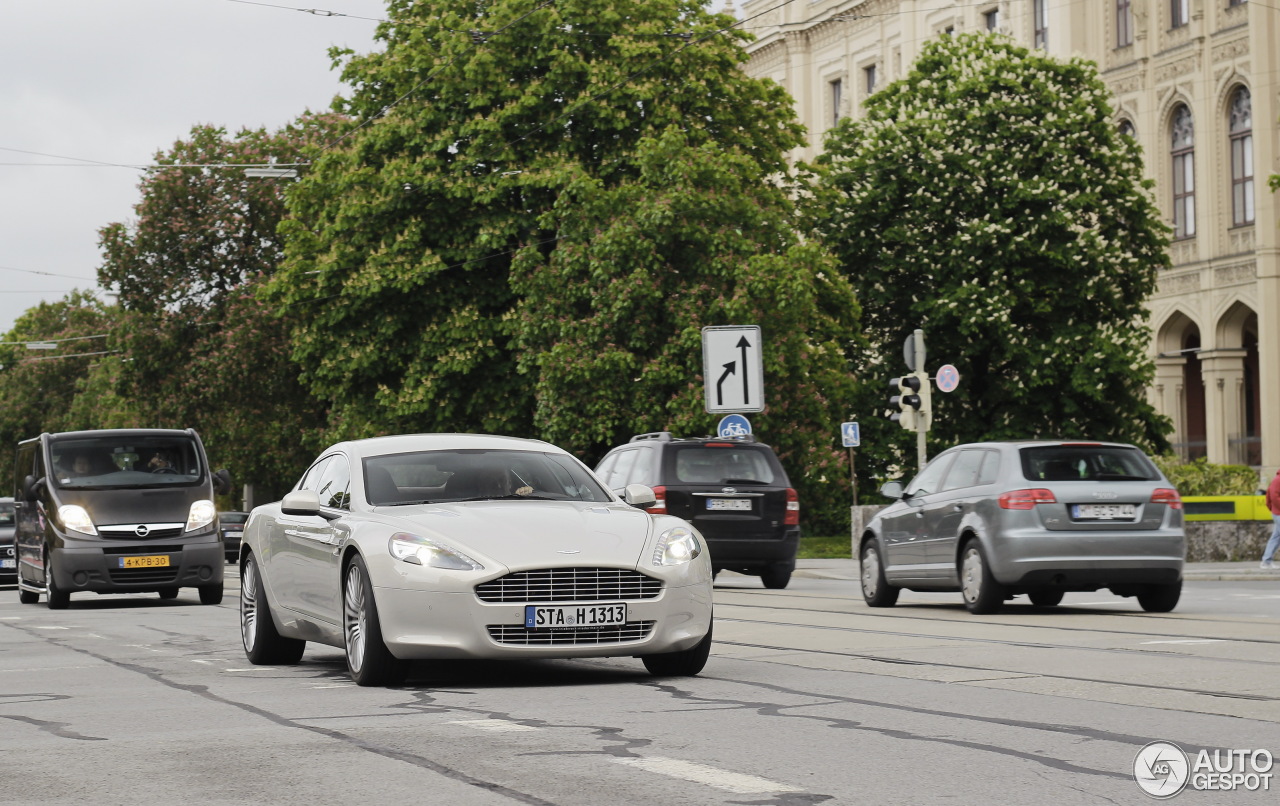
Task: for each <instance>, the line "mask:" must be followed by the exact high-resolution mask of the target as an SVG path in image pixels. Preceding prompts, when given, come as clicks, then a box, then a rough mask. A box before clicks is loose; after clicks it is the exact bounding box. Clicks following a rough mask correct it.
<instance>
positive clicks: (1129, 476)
mask: <svg viewBox="0 0 1280 806" xmlns="http://www.w3.org/2000/svg"><path fill="white" fill-rule="evenodd" d="M1021 454H1022V475H1023V476H1024V477H1026V478H1027V479H1028V480H1031V481H1155V480H1156V479H1159V478H1160V473H1159V471H1158V470H1156V468H1155V465H1153V464H1151V462H1150V460H1148V459H1147V457H1146V456H1145V455H1143V453H1142V451H1140V450H1138V449H1137V448H1124V447H1120V446H1117V445H1046V446H1041V447H1035V448H1023V449H1022V450H1021Z"/></svg>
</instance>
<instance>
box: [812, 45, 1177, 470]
mask: <svg viewBox="0 0 1280 806" xmlns="http://www.w3.org/2000/svg"><path fill="white" fill-rule="evenodd" d="M1108 97H1109V96H1108V91H1107V89H1106V87H1105V86H1104V85H1103V83H1102V82H1101V80H1100V79H1099V78H1098V75H1097V70H1096V68H1095V67H1094V66H1093V65H1092V64H1091V63H1087V62H1084V61H1081V60H1078V59H1073V60H1071V61H1068V62H1062V61H1058V60H1056V59H1053V58H1050V57H1048V56H1046V55H1044V54H1043V53H1040V52H1033V51H1028V50H1027V49H1025V48H1022V47H1019V46H1017V45H1015V44H1013V43H1012V42H1011V41H1010V40H1008V39H1007V38H1004V37H999V36H990V35H977V34H967V35H960V36H944V37H940V38H939V39H938V40H936V41H934V42H931V43H929V44H928V45H927V46H926V47H925V48H924V49H923V51H922V53H921V55H920V58H919V60H918V62H917V63H916V64H915V65H914V66H913V68H912V70H911V72H910V74H909V75H908V76H907V77H905V78H904V79H902V80H900V81H897V82H895V83H893V84H891V85H889V86H887V87H885V88H884V89H883V90H882V91H880V92H878V93H876V94H875V95H874V96H872V97H871V98H870V99H868V101H867V103H866V115H865V117H863V118H861V119H859V120H857V121H844V122H842V125H841V126H839V127H838V128H837V129H835V130H834V131H833V132H832V133H831V135H830V136H829V138H828V141H827V152H826V154H825V155H824V156H823V158H822V159H821V160H820V165H819V168H818V170H819V171H820V172H821V178H820V181H819V182H818V184H817V186H816V190H815V193H814V195H813V204H812V205H811V207H810V210H811V212H812V213H813V216H814V230H815V233H816V234H817V235H818V236H819V237H820V238H821V239H823V240H824V241H825V242H826V243H827V244H828V245H829V246H830V247H831V248H832V249H833V251H835V252H836V253H837V254H838V256H839V260H840V263H841V265H842V267H843V269H844V271H845V272H847V274H848V275H849V277H850V278H852V280H853V282H854V285H855V287H856V288H857V289H858V291H859V297H860V299H861V301H862V303H863V308H864V312H865V316H864V322H865V324H866V329H867V332H868V335H869V337H870V339H871V342H872V349H871V352H870V353H869V354H868V355H866V356H864V357H863V359H862V366H863V368H864V370H865V371H866V372H867V374H868V376H869V375H870V374H872V373H874V374H875V375H876V376H877V377H876V381H875V382H874V383H868V384H867V385H865V386H864V387H863V394H862V404H863V406H865V408H864V411H868V412H870V411H875V412H877V415H876V416H874V418H866V419H868V420H874V422H873V423H872V425H873V428H872V429H870V430H871V432H872V433H871V437H872V438H873V439H874V438H876V437H877V435H880V436H883V437H884V438H886V439H898V440H899V441H900V443H906V442H907V440H906V439H904V438H903V437H910V436H911V435H907V434H905V432H900V431H899V433H897V434H893V433H891V430H898V429H897V427H896V426H891V425H889V424H887V423H885V421H884V418H883V417H882V416H879V415H880V413H882V412H883V411H884V410H885V408H886V403H887V395H888V394H889V392H888V386H887V382H888V381H889V379H890V377H891V376H894V375H900V374H903V372H904V371H905V369H904V368H903V367H902V366H901V364H900V362H899V360H898V356H899V355H901V345H902V342H903V340H904V339H905V337H906V336H907V335H909V334H910V332H911V331H912V330H913V329H914V328H917V327H920V328H923V330H924V332H925V338H926V342H927V351H928V355H929V361H928V365H929V368H930V369H933V368H936V367H937V366H939V365H940V364H943V363H951V364H954V365H955V366H956V367H957V368H958V369H959V370H960V374H961V377H962V381H961V384H960V388H959V389H958V390H957V391H956V392H954V393H952V394H950V395H943V394H937V393H935V394H934V395H933V401H934V408H935V419H934V423H933V430H932V432H931V434H930V438H931V439H932V441H934V442H935V443H937V444H938V445H940V446H946V445H950V444H954V443H957V442H965V441H972V440H980V439H1005V438H1027V437H1037V436H1040V437H1087V438H1094V439H1100V438H1106V439H1115V440H1123V441H1131V442H1136V443H1138V444H1140V445H1143V446H1146V447H1148V448H1150V449H1153V450H1156V451H1162V450H1164V449H1165V448H1166V447H1167V444H1168V443H1167V440H1166V434H1167V433H1168V431H1169V423H1168V421H1167V420H1166V419H1165V418H1163V417H1161V416H1160V415H1158V414H1157V413H1156V412H1155V410H1154V409H1153V407H1152V406H1151V405H1149V404H1148V403H1147V401H1146V398H1145V389H1146V387H1147V385H1148V383H1149V382H1150V380H1151V378H1152V377H1153V372H1154V368H1153V365H1152V362H1151V360H1150V359H1149V358H1148V357H1147V355H1146V347H1147V344H1148V340H1149V337H1150V334H1149V330H1148V327H1147V325H1146V317H1145V314H1146V311H1145V310H1144V307H1143V306H1144V301H1145V300H1146V299H1147V297H1148V296H1149V295H1150V294H1151V293H1152V291H1153V290H1154V288H1155V282H1156V275H1157V273H1158V271H1159V270H1160V269H1161V268H1164V267H1166V266H1167V265H1168V258H1167V256H1166V251H1165V247H1166V245H1167V239H1168V229H1167V227H1166V226H1165V225H1164V224H1163V223H1162V222H1161V220H1160V216H1159V214H1158V212H1157V210H1156V208H1155V206H1154V204H1153V202H1152V199H1151V195H1150V188H1151V183H1150V182H1149V181H1146V180H1144V179H1143V178H1142V171H1141V158H1140V154H1139V150H1138V147H1137V145H1136V144H1135V143H1134V142H1133V140H1132V139H1130V138H1128V137H1125V136H1123V135H1121V134H1120V133H1119V132H1118V131H1117V129H1116V126H1115V124H1114V121H1113V120H1112V112H1111V107H1110V106H1109V101H1108ZM877 461H878V462H879V467H881V468H883V467H885V466H887V465H888V464H891V463H892V462H894V461H895V459H894V457H893V456H881V457H879V458H878V459H877ZM910 464H911V465H914V463H913V462H912V463H910Z"/></svg>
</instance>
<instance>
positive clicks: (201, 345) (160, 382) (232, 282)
mask: <svg viewBox="0 0 1280 806" xmlns="http://www.w3.org/2000/svg"><path fill="white" fill-rule="evenodd" d="M340 125H341V120H340V119H339V118H338V117H336V116H333V115H320V116H316V115H304V116H302V117H300V118H299V119H298V120H297V121H296V122H294V123H293V124H290V125H288V126H286V127H284V128H282V129H281V130H279V131H275V132H268V131H266V130H264V129H257V130H248V129H246V130H243V131H241V132H239V133H237V134H236V135H234V136H228V135H227V133H226V131H225V130H224V129H222V128H219V127H216V126H205V125H202V126H196V127H194V128H193V129H192V131H191V135H190V137H189V138H188V139H186V140H183V141H179V142H177V143H175V144H174V146H173V147H172V148H171V149H169V150H168V151H167V152H163V153H160V154H157V156H156V160H157V162H158V163H160V164H162V165H172V166H174V167H166V168H161V169H158V170H155V171H152V172H151V173H149V174H148V175H147V176H146V177H145V178H144V179H143V181H142V182H141V184H140V187H139V190H140V194H141V200H140V202H139V203H138V205H137V206H136V208H135V212H136V214H137V219H136V221H135V222H134V223H132V224H130V225H125V224H123V223H114V224H110V225H108V226H106V227H104V228H103V229H102V230H101V239H100V243H101V247H102V250H103V255H104V260H103V265H102V267H101V269H100V270H99V279H100V281H101V282H102V283H103V285H104V286H108V287H111V286H114V287H115V288H116V289H118V291H119V299H120V305H121V307H122V308H123V317H122V321H121V323H120V325H119V327H118V328H117V332H116V335H117V343H118V344H119V346H120V347H121V348H122V349H123V350H124V351H125V352H126V353H127V356H128V358H129V360H128V361H127V362H126V363H125V364H124V365H123V366H124V372H123V375H122V376H121V378H120V389H121V390H122V392H126V393H127V394H128V396H129V398H130V399H131V400H132V401H134V402H135V403H136V405H137V407H138V409H139V410H140V411H141V412H142V413H143V414H144V416H145V422H146V424H147V425H148V426H151V427H172V428H188V427H189V428H195V429H196V430H198V431H199V432H200V434H201V436H202V438H203V439H204V441H205V444H206V445H207V447H208V450H209V453H210V460H211V461H212V462H213V463H214V464H215V465H222V464H225V465H227V466H228V467H229V468H230V469H231V470H232V472H233V477H234V478H235V480H236V481H237V482H243V483H249V484H253V485H254V486H255V488H256V490H255V493H256V497H257V498H258V499H260V500H267V499H269V498H270V497H271V496H273V495H274V494H277V493H281V492H283V491H284V490H286V489H288V487H289V486H290V485H291V484H292V483H293V481H295V480H296V478H297V475H298V474H299V473H300V472H301V470H302V469H303V468H304V467H305V464H306V462H307V461H308V460H309V459H310V458H311V457H312V456H313V455H314V451H315V450H316V449H317V443H319V442H320V441H322V440H323V436H322V433H323V430H324V426H325V417H326V407H325V405H324V402H323V401H321V400H317V399H316V398H313V397H312V396H311V395H310V393H309V392H308V391H307V390H306V388H305V387H303V386H302V385H301V384H300V383H299V382H298V371H297V368H296V367H295V366H294V365H293V363H292V361H291V359H290V357H289V349H288V343H289V324H288V321H287V319H281V318H280V316H279V313H280V312H279V311H277V310H275V309H272V308H268V307H267V306H266V305H264V304H263V303H262V302H260V301H259V300H258V298H257V293H256V289H257V288H258V286H259V285H260V284H261V283H262V282H263V280H264V278H266V277H269V276H270V275H271V274H273V273H274V272H275V269H276V265H277V263H278V262H279V260H280V258H281V255H282V251H283V247H282V245H281V243H280V239H279V236H278V234H277V229H278V227H279V224H280V221H281V220H282V219H283V218H284V217H285V215H286V206H285V201H284V195H285V189H286V187H287V185H285V184H282V183H280V182H278V181H274V180H270V179H267V180H264V179H257V178H249V177H246V176H245V174H244V171H243V169H241V168H239V167H232V168H227V167H214V166H222V165H233V166H238V165H243V164H260V163H266V162H270V161H275V162H295V161H299V160H305V159H306V158H307V155H308V154H309V153H314V151H315V149H316V148H317V147H318V146H319V145H320V144H323V143H324V142H327V141H329V140H330V139H332V138H333V137H335V136H336V132H337V130H338V128H339V127H340ZM182 166H206V167H182Z"/></svg>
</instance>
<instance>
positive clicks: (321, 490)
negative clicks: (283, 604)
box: [287, 453, 351, 625]
mask: <svg viewBox="0 0 1280 806" xmlns="http://www.w3.org/2000/svg"><path fill="white" fill-rule="evenodd" d="M350 486H351V464H350V462H349V461H348V459H347V457H346V456H345V455H344V454H341V453H335V454H333V455H332V456H331V458H330V460H329V462H328V463H327V464H325V466H324V468H323V470H322V471H321V473H320V474H319V476H318V479H317V481H316V494H317V495H318V496H319V497H320V508H321V510H322V511H325V512H326V514H327V515H330V516H332V515H338V516H339V517H337V518H331V517H320V516H319V515H311V516H299V517H296V518H294V524H293V526H292V528H291V529H290V530H289V531H288V532H287V537H288V540H289V543H290V546H291V548H290V551H291V553H292V555H293V560H294V570H293V573H294V579H295V581H296V591H295V592H296V596H297V598H296V605H295V607H296V609H297V610H298V612H299V613H301V614H303V615H305V616H308V617H310V618H313V619H316V620H318V621H323V622H326V623H329V624H334V625H336V624H338V623H339V621H340V620H341V612H342V611H341V608H342V574H341V570H340V562H341V558H340V557H339V554H340V552H341V545H342V537H343V535H344V534H345V529H346V527H345V525H344V524H343V523H342V518H341V514H342V513H344V512H346V511H348V509H349V507H348V489H349V488H350Z"/></svg>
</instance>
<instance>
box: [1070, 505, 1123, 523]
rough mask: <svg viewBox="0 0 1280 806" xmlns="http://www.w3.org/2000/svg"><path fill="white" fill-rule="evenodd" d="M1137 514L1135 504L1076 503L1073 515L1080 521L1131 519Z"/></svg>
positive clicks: (1072, 510)
mask: <svg viewBox="0 0 1280 806" xmlns="http://www.w3.org/2000/svg"><path fill="white" fill-rule="evenodd" d="M1136 515H1137V509H1135V508H1134V506H1133V504H1076V505H1075V506H1073V507H1071V517H1073V518H1075V519H1076V520H1078V521H1125V520H1127V521H1131V520H1133V519H1134V517H1135V516H1136Z"/></svg>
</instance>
